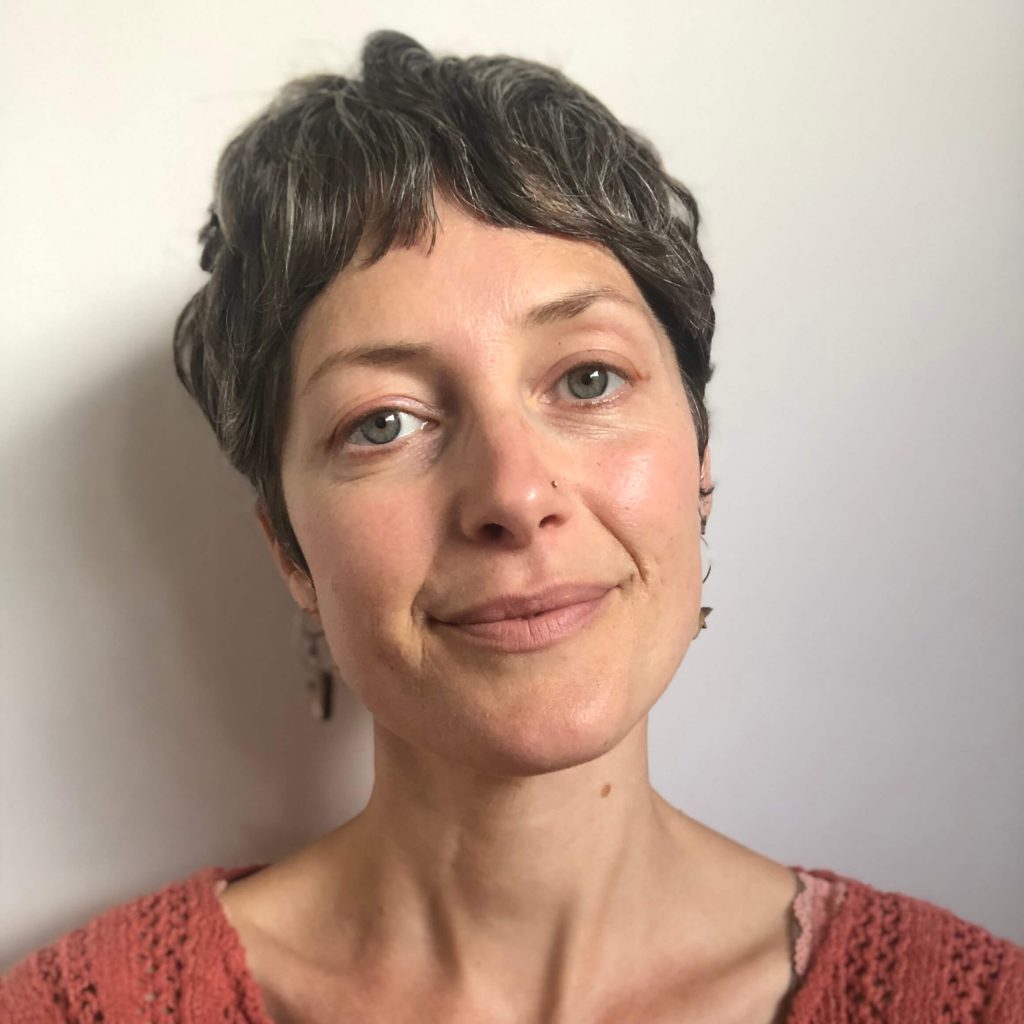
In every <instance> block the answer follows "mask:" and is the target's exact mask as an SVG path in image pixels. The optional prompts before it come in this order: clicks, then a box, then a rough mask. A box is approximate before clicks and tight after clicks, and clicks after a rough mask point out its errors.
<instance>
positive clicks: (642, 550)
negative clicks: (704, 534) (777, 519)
mask: <svg viewBox="0 0 1024 1024" xmlns="http://www.w3.org/2000/svg"><path fill="white" fill-rule="evenodd" d="M690 447H691V446H690V445H688V444H681V443H680V441H679V435H678V434H669V433H655V432H650V433H646V434H644V435H643V439H642V440H641V441H639V442H638V443H637V444H635V445H633V446H631V447H628V448H623V449H621V450H618V451H616V452H613V453H609V455H608V461H607V464H606V465H605V467H604V470H605V471H604V472H602V473H601V482H602V484H603V485H604V488H605V490H604V493H603V496H602V497H601V498H600V501H601V502H602V504H603V506H604V508H605V509H606V515H607V521H608V523H609V525H612V526H613V528H614V529H616V530H617V532H619V535H620V537H621V539H622V542H623V544H625V545H626V546H627V548H628V549H629V551H630V553H631V554H632V555H633V557H634V560H635V561H636V563H637V567H638V569H639V571H640V573H641V575H642V577H643V578H644V579H645V580H646V581H647V582H648V583H650V584H655V583H660V584H662V585H668V586H673V585H678V584H680V583H684V584H686V583H688V582H692V581H691V577H692V575H693V573H694V572H696V573H697V578H698V581H699V573H700V549H699V545H700V514H699V508H698V485H699V474H700V467H699V464H698V460H697V453H696V445H695V444H694V445H693V446H692V447H693V450H692V451H691V450H690ZM595 500H597V499H596V497H595ZM685 589H690V588H689V586H687V587H686V588H685Z"/></svg>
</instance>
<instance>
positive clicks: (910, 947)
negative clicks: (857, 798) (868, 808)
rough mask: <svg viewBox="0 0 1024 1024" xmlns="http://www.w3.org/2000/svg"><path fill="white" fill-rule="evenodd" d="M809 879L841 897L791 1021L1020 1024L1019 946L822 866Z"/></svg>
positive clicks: (1023, 1019) (1022, 953)
mask: <svg viewBox="0 0 1024 1024" xmlns="http://www.w3.org/2000/svg"><path fill="white" fill-rule="evenodd" d="M801 870H803V869H801ZM807 874H809V875H811V876H814V877H816V878H819V879H822V880H825V881H828V882H831V883H833V886H832V888H833V891H834V893H836V894H837V895H840V896H841V899H836V900H834V909H833V912H832V914H831V920H830V921H829V923H828V927H827V931H826V933H825V934H824V935H823V937H822V940H821V943H820V945H819V946H818V947H817V948H816V949H815V952H814V958H813V961H812V963H811V965H810V970H809V972H808V974H807V977H806V978H805V981H804V984H803V986H802V987H801V991H800V993H799V998H797V999H796V1001H795V1003H794V1007H793V1009H794V1014H793V1016H792V1020H793V1022H794V1024H798V1022H802V1021H812V1020H813V1021H819V1020H821V1021H826V1020H831V1019H836V1020H846V1019H848V1018H849V1019H860V1018H861V1016H862V1015H866V1016H865V1019H868V1018H870V1019H872V1020H880V1021H885V1020H894V1021H896V1020H898V1021H906V1022H908V1024H909V1022H913V1021H917V1020H920V1021H933V1020H946V1021H950V1022H954V1021H961V1020H962V1021H971V1022H982V1021H985V1022H992V1024H1024V949H1022V948H1021V947H1019V946H1016V945H1014V944H1013V943H1012V942H1009V941H1008V940H1006V939H1002V938H999V937H997V936H995V935H992V934H991V933H990V932H988V931H986V930H985V929H984V928H982V927H981V926H980V925H976V924H972V923H971V922H969V921H965V920H964V919H962V918H960V917H958V916H957V915H955V914H953V913H952V912H951V911H949V910H946V909H945V908H943V907H940V906H937V905H935V904H933V903H929V902H928V901H926V900H922V899H918V898H916V897H912V896H907V895H905V894H903V893H898V892H886V891H883V890H880V889H876V888H875V887H873V886H871V885H868V884H866V883H864V882H861V881H858V880H856V879H852V878H847V877H844V876H842V875H838V874H836V873H834V872H831V871H825V870H822V869H814V870H812V871H809V872H807ZM827 1006H831V1007H832V1008H833V1010H834V1012H833V1013H827V1012H825V1008H826V1007H827ZM796 1011H799V1012H796Z"/></svg>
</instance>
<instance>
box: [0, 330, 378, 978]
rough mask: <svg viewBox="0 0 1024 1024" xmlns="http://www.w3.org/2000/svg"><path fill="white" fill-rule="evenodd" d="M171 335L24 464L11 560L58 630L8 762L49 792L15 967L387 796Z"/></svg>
mask: <svg viewBox="0 0 1024 1024" xmlns="http://www.w3.org/2000/svg"><path fill="white" fill-rule="evenodd" d="M108 323H109V320H108ZM84 336H85V337H94V336H96V333H95V332H93V333H89V332H86V333H85V334H84ZM169 338H170V325H169V324H167V325H164V326H162V327H161V329H160V330H158V331H153V332H152V333H151V334H150V337H149V338H148V339H147V341H146V343H145V344H144V345H142V344H140V345H139V346H138V348H139V350H140V351H141V352H143V353H144V355H143V356H142V357H141V358H140V359H139V361H138V362H137V363H135V364H134V365H129V366H127V367H125V368H124V369H123V372H122V373H121V374H120V375H119V376H117V377H116V378H114V379H107V380H103V381H101V382H100V384H99V386H98V387H94V389H93V390H92V391H88V392H84V393H81V394H82V397H80V398H79V399H78V400H77V401H76V403H75V405H74V406H73V407H71V408H64V409H59V408H54V409H46V410H44V413H45V415H46V419H45V420H40V422H39V425H38V430H36V431H33V434H32V436H30V437H27V438H25V439H24V440H23V444H22V445H21V446H20V448H21V450H22V452H23V453H24V454H23V455H22V456H20V458H21V459H23V460H24V461H23V462H22V463H21V464H20V465H16V467H15V472H16V476H17V477H18V478H19V479H21V480H23V481H28V482H30V483H32V484H33V485H38V487H36V488H35V490H34V492H33V493H32V495H31V496H30V497H29V496H26V497H27V500H28V501H29V502H30V504H31V508H30V509H29V512H28V515H30V516H31V517H32V519H33V521H34V523H35V525H34V526H33V528H32V531H31V538H32V539H30V540H29V542H28V543H27V545H25V546H24V550H23V551H21V552H20V553H16V560H18V561H21V562H22V564H20V565H15V566H14V567H13V569H14V571H15V572H16V573H17V574H18V575H17V576H15V577H14V578H17V579H29V580H33V579H34V580H35V584H34V587H35V590H34V592H33V594H32V595H31V596H30V599H29V605H30V607H28V608H27V616H28V618H27V620H26V621H27V622H28V626H27V628H26V629H25V632H26V634H27V635H26V636H25V637H24V643H25V645H26V651H27V649H28V647H29V646H30V645H33V644H38V639H37V636H38V635H49V636H52V637H54V638H57V637H59V642H58V643H53V644H48V645H46V646H47V648H48V649H47V650H46V651H42V652H35V651H33V653H32V656H31V658H30V657H28V654H27V653H26V654H25V655H24V657H25V661H24V662H23V664H25V665H27V666H29V668H30V675H31V677H32V678H26V677H25V676H26V674H27V673H25V672H22V673H21V676H22V678H21V681H20V682H19V687H20V688H22V689H21V691H20V692H21V695H20V697H19V702H20V706H19V709H18V713H19V714H20V713H21V710H22V709H24V712H25V719H26V722H27V723H30V724H27V725H26V726H25V727H24V728H23V729H21V730H19V731H21V732H24V733H25V735H24V737H23V738H22V739H18V737H15V740H16V744H17V749H16V750H15V751H12V752H9V754H8V755H7V756H8V757H11V760H9V761H8V764H12V765H18V766H19V771H20V770H21V769H22V768H23V769H24V770H25V775H24V777H23V778H24V779H25V780H31V783H29V782H27V781H26V782H25V783H24V785H25V787H26V789H27V793H26V794H24V795H22V794H21V793H20V791H19V793H18V794H17V804H16V806H17V808H18V810H17V811H16V817H18V818H25V819H27V820H25V821H21V820H16V821H12V822H9V823H8V824H10V825H12V826H13V827H12V828H11V829H10V832H9V835H8V837H6V838H5V844H4V845H5V847H6V850H7V852H6V854H5V856H4V860H5V861H6V864H5V873H6V872H7V871H9V872H10V874H9V876H8V877H9V878H13V877H14V876H15V875H16V874H17V875H18V876H19V879H22V876H23V880H21V881H20V882H19V890H18V899H19V900H23V901H25V902H23V903H21V904H20V905H16V906H15V910H16V911H17V913H16V914H15V915H14V916H15V921H18V920H20V921H22V922H26V923H25V924H24V926H23V927H21V928H20V929H18V928H17V925H15V928H12V929H8V928H5V929H4V930H5V932H6V933H7V934H5V936H4V945H5V947H6V948H2V949H0V970H2V969H3V967H4V966H5V965H7V964H9V963H11V962H13V961H14V960H15V959H17V957H19V956H20V955H21V954H22V953H24V952H26V951H28V950H29V949H31V948H34V947H36V946H38V945H40V944H42V943H43V942H46V941H49V940H50V939H52V938H53V937H55V936H56V935H58V934H60V933H62V932H63V931H65V930H67V929H68V928H70V927H74V926H76V925H77V924H79V923H81V922H82V921H84V920H85V919H87V918H88V917H89V916H91V915H92V914H93V913H95V912H97V911H98V910H100V909H102V908H104V907H106V906H108V905H110V904H111V903H114V902H119V901H120V900H122V899H127V898H130V897H131V896H133V895H135V894H137V893H139V892H142V891H145V890H147V889H150V888H153V887H155V886H158V885H161V884H163V883H165V882H167V881H170V880H171V879H173V878H177V877H182V876H183V875H184V874H187V873H190V872H192V871H194V870H196V869H197V868H198V867H200V866H203V865H206V864H211V863H219V864H224V865H241V864H251V863H255V862H263V861H266V860H270V859H275V858H277V857H279V856H281V855H282V854H283V853H284V852H286V851H287V850H289V849H291V848H294V847H295V846H297V845H300V844H301V843H302V842H305V841H307V840H308V839H310V838H312V837H313V836H315V835H317V834H320V833H322V832H324V831H326V830H328V829H329V828H331V827H333V826H335V825H337V824H338V823H340V822H341V821H344V820H346V819H347V818H349V817H351V815H352V814H354V813H356V812H357V811H358V810H359V809H360V808H361V807H362V805H363V803H364V802H365V799H366V796H367V795H368V792H369V787H370V782H371V772H372V763H371V753H370V752H371V749H372V739H371V732H370V721H369V717H368V716H367V715H366V713H365V712H364V711H363V709H362V708H361V707H360V706H359V705H358V704H357V703H356V702H355V700H354V698H352V697H351V695H350V694H349V693H348V691H347V690H346V691H343V692H341V693H339V694H338V695H337V700H336V702H335V717H334V720H333V721H332V722H330V723H328V724H323V723H320V722H317V721H315V720H314V719H313V717H312V715H311V714H310V710H309V703H308V698H307V694H306V692H305V685H304V684H305V680H304V670H303V666H302V664H301V658H300V654H299V650H298V647H297V645H296V642H295V641H296V638H295V619H294V614H295V612H294V608H293V606H292V604H291V601H290V599H289V598H288V595H287V593H286V591H285V588H284V586H283V584H282V583H281V581H280V579H279V577H278V575H277V572H276V569H275V568H274V566H273V563H272V560H271V558H270V556H269V553H268V550H267V547H266V543H265V541H264V539H263V537H262V534H261V532H260V530H259V527H258V525H257V523H256V519H255V516H254V513H253V509H254V505H253V498H252V495H251V492H250V490H249V487H248V484H247V482H245V481H244V480H242V479H241V478H240V477H239V476H238V475H237V474H236V473H235V471H234V470H233V469H232V468H231V467H230V465H229V464H228V462H227V460H226V458H225V457H224V456H223V455H222V453H221V452H220V450H219V448H218V447H217V445H216V442H215V440H214V438H213V434H212V432H211V431H210V429H209V427H208V426H207V424H206V422H205V420H204V419H203V417H202V415H201V413H200V412H199V410H198V408H197V407H195V406H194V404H193V403H192V401H191V399H190V398H189V397H188V395H187V394H186V393H185V392H184V390H183V389H182V387H181V385H180V384H179V382H178V380H177V378H176V376H175V374H174V370H173V367H172V365H171V359H170V346H169V341H168V339H169ZM43 467H45V469H44V468H43ZM38 517H43V519H42V520H40V519H39V518H38ZM47 520H49V521H47ZM36 538H38V540H35V539H36ZM33 543H36V546H37V548H40V549H41V550H35V551H33V550H32V544H33ZM22 560H23V561H22ZM36 623H38V629H39V631H40V633H39V634H36V631H35V629H34V628H33V627H34V626H35V624H36ZM67 680H72V681H73V683H74V686H73V687H68V686H66V685H64V682H66V681H67ZM12 755H13V757H12ZM9 785H13V780H11V782H10V783H9ZM37 792H39V793H41V794H42V799H37V796H36V794H37ZM14 800H15V794H13V793H11V794H10V799H9V800H8V806H10V805H11V804H12V803H13V801H14ZM7 838H9V839H10V840H11V841H10V842H8V841H7ZM48 879H54V884H52V885H51V884H49V882H48V881H46V880H48ZM41 882H45V884H44V885H43V887H42V888H39V883H41ZM33 888H35V891H34V894H33V893H32V892H31V890H32V889H33ZM7 902H10V901H9V900H7ZM8 923H9V924H10V923H11V922H10V921H9V922H8ZM15 930H19V931H20V934H11V932H12V931H15Z"/></svg>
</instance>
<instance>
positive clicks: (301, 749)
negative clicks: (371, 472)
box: [0, 0, 1024, 965]
mask: <svg viewBox="0 0 1024 1024" xmlns="http://www.w3.org/2000/svg"><path fill="white" fill-rule="evenodd" d="M377 28H397V29H400V30H402V31H405V32H408V33H410V34H412V35H413V36H416V37H417V38H419V39H420V41H421V42H423V43H424V44H426V45H427V46H428V47H431V48H433V49H436V50H439V51H442V52H455V53H459V54H469V53H474V52H484V53H486V52H500V51H504V52H510V53H513V54H517V55H521V56H527V57H531V58H534V59H538V60H542V61H545V62H548V63H552V64H555V65H557V66H559V67H561V68H563V69H564V70H565V71H566V72H567V73H568V74H569V75H570V76H571V77H573V78H575V79H577V80H578V81H579V82H580V83H581V84H583V85H584V86H586V87H587V88H589V89H591V90H592V91H593V92H594V93H596V94H597V95H598V96H599V97H600V98H601V99H602V100H604V101H605V102H606V103H607V104H608V105H609V106H610V107H611V109H612V110H613V111H615V112H616V113H617V114H618V116H619V117H620V118H621V119H622V120H624V121H625V122H626V123H627V124H630V125H632V126H634V127H636V128H638V129H639V130H640V131H642V132H643V133H644V134H646V135H647V136H648V137H650V138H651V139H653V140H654V141H655V143H656V144H657V145H658V147H659V148H660V150H661V151H662V154H663V156H664V157H665V160H666V162H667V164H668V165H669V167H670V168H671V169H672V171H673V172H674V173H675V174H677V175H678V176H679V177H681V178H682V179H683V180H684V181H685V182H686V183H687V184H688V185H689V186H690V187H691V188H692V189H693V190H694V191H695V193H696V195H697V197H698V199H699V201H700V202H701V204H702V208H703V212H704V215H705V218H706V228H705V232H704V236H703V238H704V244H705V246H706V249H707V253H708V256H709V258H710V261H711V263H712V266H713V268H714V270H715V273H716V276H717V283H718V299H717V309H718V313H719V324H720V326H719V330H718V333H717V335H716V339H715V344H714V357H715V362H716V364H717V372H716V374H715V377H714V380H713V382H712V384H711V387H710V390H709V405H710V409H711V417H712V455H713V469H714V478H715V480H716V482H717V484H718V491H717V494H716V502H715V511H714V514H713V516H712V519H711V522H710V524H709V527H708V538H709V540H710V541H711V544H712V548H713V551H714V567H713V569H712V573H711V578H710V579H709V581H708V583H707V587H706V595H707V598H706V601H705V603H706V604H710V605H713V606H714V609H715V610H714V614H713V615H712V617H711V618H710V620H709V623H708V630H707V631H706V632H705V633H704V634H703V635H702V636H701V638H700V639H699V640H698V641H697V642H696V643H695V644H694V645H693V647H692V648H691V650H690V653H689V655H688V656H687V658H686V660H685V662H684V664H683V666H682V667H681V669H680V671H679V673H678V675H677V679H676V680H675V682H674V683H673V685H672V687H671V688H670V689H669V691H668V693H667V694H666V696H665V697H664V698H663V700H662V701H661V702H660V703H659V705H658V706H657V708H656V709H655V711H654V713H653V715H652V729H651V734H652V751H651V758H652V775H653V779H654V781H655V784H656V785H657V786H658V787H659V788H660V789H661V790H662V792H663V793H664V794H665V795H666V796H667V797H668V799H670V800H672V801H673V802H674V803H676V804H677V805H678V806H679V807H681V808H683V809H684V810H685V811H687V812H688V813H690V814H692V815H694V816H696V817H697V818H699V819H701V820H703V821H705V822H706V823H708V824H710V825H711V826H712V827H714V828H717V829H719V830H720V831H724V832H726V833H727V834H729V835H731V836H733V837H735V838H736V839H738V840H739V841H741V842H743V843H745V844H747V845H750V846H753V847H754V848H756V849H758V850H760V851H762V852H764V853H766V854H768V855H770V856H772V857H775V858H777V859H779V860H782V861H785V862H787V863H791V864H801V865H803V866H808V867H811V866H821V867H829V868H832V869H835V870H838V871H841V872H843V873H847V874H852V875H854V876H857V877H860V878H862V879H864V880H865V881H868V882H870V883H872V884H874V885H877V886H880V887H886V888H895V889H898V890H902V891H904V892H907V893H910V894H912V895H915V896H919V897H924V898H927V899H929V900H932V901H934V902H938V903H940V904H942V905H945V906H947V907H950V908H952V909H953V910H955V911H956V912H957V913H959V914H960V915H962V916H965V917H968V918H970V919H973V920H976V921H979V922H981V923H982V924H984V925H986V926H987V927H989V928H990V929H992V930H994V931H996V932H997V933H999V934H1003V935H1006V936H1010V937H1012V938H1015V939H1016V940H1017V941H1018V942H1021V941H1024V854H1022V850H1024V786H1022V780H1024V743H1022V733H1024V696H1022V686H1021V680H1022V677H1024V628H1022V625H1021V609H1022V607H1024V545H1022V541H1021V522H1022V508H1024V459H1022V450H1021V449H1022V445H1021V434H1022V427H1024V418H1022V414H1021V411H1020V400H1021V392H1022V384H1024V345H1022V338H1021V334H1022V332H1021V324H1022V322H1024V280H1022V269H1024V260H1022V253H1024V202H1022V199H1024V196H1022V191H1024V5H1021V4H1020V2H1019V0H1005V2H1000V0H980V2H977V3H973V4H963V3H959V2H948V0H947V2H936V0H887V2H884V3H883V2H868V3H852V2H845V3H837V2H820V0H819V2H810V0H808V2H806V3H798V2H793V0H790V2H775V3H770V4H765V3H761V2H758V0H747V2H722V0H707V2H696V3H687V2H680V0H671V2H669V0H666V2H653V0H652V2H643V0H639V2H638V0H632V2H630V3H628V4H626V3H610V2H600V0H586V2H583V0H578V2H575V0H574V2H568V3H559V4H557V5H553V4H550V3H538V2H517V3H505V2H495V0H475V2H474V3H472V4H470V3H468V2H465V0H459V2H454V0H436V2H434V3H431V4H423V3H412V2H395V0H375V2H374V3H372V4H371V3H369V2H358V3H339V2H315V0H291V2H289V3H277V2H270V0H245V2H241V0H238V2H231V3H213V4H211V3H210V2H208V0H202V2H200V0H178V2H176V3H174V4H127V3H123V2H121V3H118V2H114V0H93V2H91V3H89V4H81V3H77V2H72V0H66V2H63V3H61V2H41V0H33V2H32V3H29V2H27V0H21V2H14V3H11V2H10V0H9V2H8V3H7V4H5V13H4V15H3V30H2V37H3V40H4V41H3V44H2V48H3V54H2V55H3V60H2V61H0V96H2V100H0V103H2V128H0V138H2V140H3V141H2V151H3V155H2V157H0V203H2V208H0V224H2V228H0V235H2V261H3V262H2V267H0V287H2V290H3V298H2V301H0V318H2V324H0V339H2V342H0V343H2V345H3V374H2V380H3V394H2V430H3V435H2V458H3V497H2V524H0V526H2V529H0V537H2V544H3V552H2V557H3V593H4V596H3V600H4V608H3V620H2V622H3V634H2V681H3V689H2V705H0V827H2V836H0V931H2V945H0V964H2V965H8V964H10V963H11V962H12V961H13V960H14V959H15V958H16V957H18V956H19V955H20V954H22V953H24V952H25V951H27V950H28V949H30V948H32V947H34V946H36V945H38V944H40V943H42V942H44V941H47V940H50V939H52V938H54V937H56V936H57V935H58V934H59V933H61V932H63V931H65V930H67V929H68V928H70V927H72V926H75V925H77V924H79V923H81V922H82V921H84V920H85V919H86V918H87V917H89V916H91V915H92V914H93V913H95V912H97V911H99V910H100V909H102V908H103V907H105V906H107V905H109V904H111V903H113V902H115V901H120V900H122V899H126V898H128V897H131V896H134V895H136V894H138V893H140V892H142V891H145V890H147V889H150V888H154V887H156V886H158V885H160V884H162V883H164V882H166V881H169V880H171V879H173V878H177V877H182V876H184V875H185V874H188V873H190V872H192V871H194V870H196V869H197V868H199V867H201V866H203V865H206V864H211V863H219V864H223V865H240V864H247V863H254V862H259V861H264V860H267V859H271V858H275V857H277V856H279V855H281V854H282V853H283V852H284V851H286V850H288V849H290V848H292V847H294V846H296V845H298V844H300V843H303V842H305V841H307V840H309V839H311V838H312V837H314V836H315V835H317V834H319V833H320V832H322V831H324V830H326V829H327V828H329V827H331V826H333V825H334V824H337V823H339V822H340V821H342V820H344V819H346V818H348V817H349V816H351V815H352V814H354V813H355V812H356V811H357V810H358V809H359V808H360V807H361V805H362V802H363V800H364V799H365V797H366V795H367V793H368V788H369V784H370V776H369V770H370V742H369V741H370V732H369V728H368V721H367V718H366V716H365V715H364V713H363V712H362V711H361V710H360V709H358V708H357V707H355V706H353V704H352V702H351V701H350V700H344V699H343V700H342V705H341V709H340V714H339V716H338V719H337V720H336V721H335V722H333V723H331V724H329V725H326V726H325V725H321V724H319V723H317V722H315V721H313V719H312V718H311V716H310V715H309V711H308V707H307V702H306V695H305V693H304V689H303V682H304V679H303V671H302V667H301V664H300V659H299V655H298V653H297V650H296V647H295V644H294V638H293V634H292V631H293V622H294V620H293V617H292V613H291V606H290V604H289V602H288V599H287V597H286V594H285V592H284V589H283V587H282V586H281V584H280V583H279V581H278V579H277V577H276V575H275V571H274V569H273V567H272V565H271V561H270V559H269V557H268V555H267V553H266V551H265V549H264V544H263V540H262V537H261V536H260V535H259V533H258V532H257V526H256V523H255V521H254V518H253V515H252V501H251V498H250V496H249V494H248V492H247V489H246V486H245V485H244V483H243V482H242V481H241V480H240V479H236V478H235V476H234V475H233V472H232V471H231V470H230V468H229V467H228V465H227V463H226V462H225V460H224V459H223V458H222V456H221V455H220V453H219V451H218V450H217V448H216V446H215V444H214V441H213V438H212V436H211V434H210V433H209V431H208V429H207V427H206V424H205V422H204V421H203V420H202V419H201V416H200V414H199V413H198V411H197V410H196V409H195V408H194V407H193V406H192V405H191V404H190V402H189V400H188V399H187V397H186V396H185V394H184V392H183V391H182V390H181V389H180V387H179V385H178V383H177V381H176V379H175V378H174V375H173V372H172V369H171V362H170V335H171V329H172V325H173V321H174V318H175V315H176V313H177V311H178V310H179V309H180V307H181V306H182V304H183V303H184V301H185V300H186V298H187V297H188V296H189V295H190V294H191V292H192V291H193V290H194V289H195V288H196V287H197V286H198V285H199V284H200V283H201V281H202V275H201V273H200V271H199V270H198V268H197V265H196V261H197V258H198V247H197V245H196V243H195V233H196V231H197V230H198V228H199V226H200V224H201V223H202V220H203V216H204V209H205V207H206V204H207V203H208V201H209V197H210V185H211V178H212V171H213V167H214V163H215V160H216V157H217V155H218V153H219V152H220V149H221V148H222V146H223V145H224V143H225V142H226V141H227V139H228V137H229V135H230V133H231V132H233V131H234V130H235V129H236V128H238V127H239V126H240V125H241V123H242V122H243V121H244V120H246V119H247V118H248V117H249V116H250V115H251V114H253V113H254V112H255V111H256V110H257V109H258V108H259V107H260V106H262V105H263V104H264V103H265V102H266V101H267V100H269V98H270V97H271V95H272V93H273V91H274V90H275V88H276V87H277V86H278V85H280V84H281V83H282V82H283V81H284V80H285V79H286V78H288V77H291V76H293V75H296V74H299V73H303V72H307V71H312V70H322V69H335V70H338V69H340V70H349V69H352V68H353V66H354V64H355V61H356V58H357V56H358V50H359V46H360V43H361V41H362V39H363V38H364V36H365V35H366V33H368V32H369V31H371V30H373V29H377Z"/></svg>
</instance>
